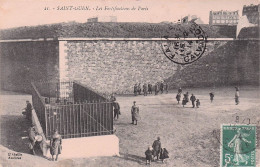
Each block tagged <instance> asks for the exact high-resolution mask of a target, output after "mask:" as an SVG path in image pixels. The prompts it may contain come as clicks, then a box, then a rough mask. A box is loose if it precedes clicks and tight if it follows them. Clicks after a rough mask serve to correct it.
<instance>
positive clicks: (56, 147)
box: [28, 124, 62, 161]
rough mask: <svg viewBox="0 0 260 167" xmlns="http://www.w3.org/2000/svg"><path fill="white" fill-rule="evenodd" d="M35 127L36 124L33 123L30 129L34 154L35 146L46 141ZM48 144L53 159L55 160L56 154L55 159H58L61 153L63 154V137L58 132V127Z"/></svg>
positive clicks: (30, 142)
mask: <svg viewBox="0 0 260 167" xmlns="http://www.w3.org/2000/svg"><path fill="white" fill-rule="evenodd" d="M35 128H36V126H35V124H32V125H31V127H30V128H29V129H28V137H29V149H30V153H31V154H32V155H35V148H36V147H37V146H39V145H40V144H41V143H42V142H45V141H43V137H42V136H41V135H40V134H39V133H38V132H37V131H36V129H35ZM47 146H48V147H49V148H50V154H51V156H52V161H54V156H56V157H55V161H57V160H58V156H59V154H61V150H62V137H61V135H60V134H59V133H58V130H57V129H56V130H55V131H54V134H53V135H52V138H51V140H50V144H49V145H47Z"/></svg>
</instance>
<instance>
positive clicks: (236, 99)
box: [235, 87, 239, 105]
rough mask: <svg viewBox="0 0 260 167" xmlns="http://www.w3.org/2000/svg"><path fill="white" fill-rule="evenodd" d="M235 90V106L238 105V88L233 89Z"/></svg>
mask: <svg viewBox="0 0 260 167" xmlns="http://www.w3.org/2000/svg"><path fill="white" fill-rule="evenodd" d="M235 89H236V93H235V102H236V105H238V104H239V88H238V87H235Z"/></svg>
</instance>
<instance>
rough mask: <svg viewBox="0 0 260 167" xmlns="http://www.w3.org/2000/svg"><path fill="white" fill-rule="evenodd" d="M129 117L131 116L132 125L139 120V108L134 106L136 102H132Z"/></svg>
mask: <svg viewBox="0 0 260 167" xmlns="http://www.w3.org/2000/svg"><path fill="white" fill-rule="evenodd" d="M131 115H132V124H134V122H136V123H135V125H137V121H138V120H139V119H140V115H139V107H138V106H137V105H136V101H134V102H133V106H132V108H131Z"/></svg>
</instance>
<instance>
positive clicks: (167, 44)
mask: <svg viewBox="0 0 260 167" xmlns="http://www.w3.org/2000/svg"><path fill="white" fill-rule="evenodd" d="M177 30H178V31H179V32H180V33H177V34H175V39H171V40H170V39H169V38H167V36H166V37H165V36H164V40H162V41H163V42H162V51H163V53H164V55H165V56H166V57H167V58H168V59H170V60H171V61H172V62H174V63H177V64H181V65H184V64H190V63H193V62H194V61H196V60H198V59H199V58H200V57H201V56H202V55H203V53H204V52H205V49H206V43H207V35H206V33H205V32H204V31H203V30H202V28H201V27H200V26H199V25H197V24H196V23H195V22H193V23H191V25H189V26H188V29H183V30H182V29H181V28H180V27H179V28H178V29H177ZM175 31H176V29H175ZM190 36H193V37H194V38H188V39H187V37H190Z"/></svg>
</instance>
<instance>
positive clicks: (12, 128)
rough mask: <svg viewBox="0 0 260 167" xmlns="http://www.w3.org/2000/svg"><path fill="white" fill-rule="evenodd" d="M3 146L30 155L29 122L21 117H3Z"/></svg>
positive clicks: (1, 120)
mask: <svg viewBox="0 0 260 167" xmlns="http://www.w3.org/2000/svg"><path fill="white" fill-rule="evenodd" d="M0 122H1V138H0V142H1V145H3V146H4V147H6V148H8V149H10V150H13V151H16V152H22V153H29V149H28V142H29V140H28V138H25V139H22V137H27V136H28V135H27V130H28V128H29V126H30V124H29V122H28V121H27V120H26V119H25V118H24V117H23V116H22V115H21V116H19V115H2V116H1V119H0Z"/></svg>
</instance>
